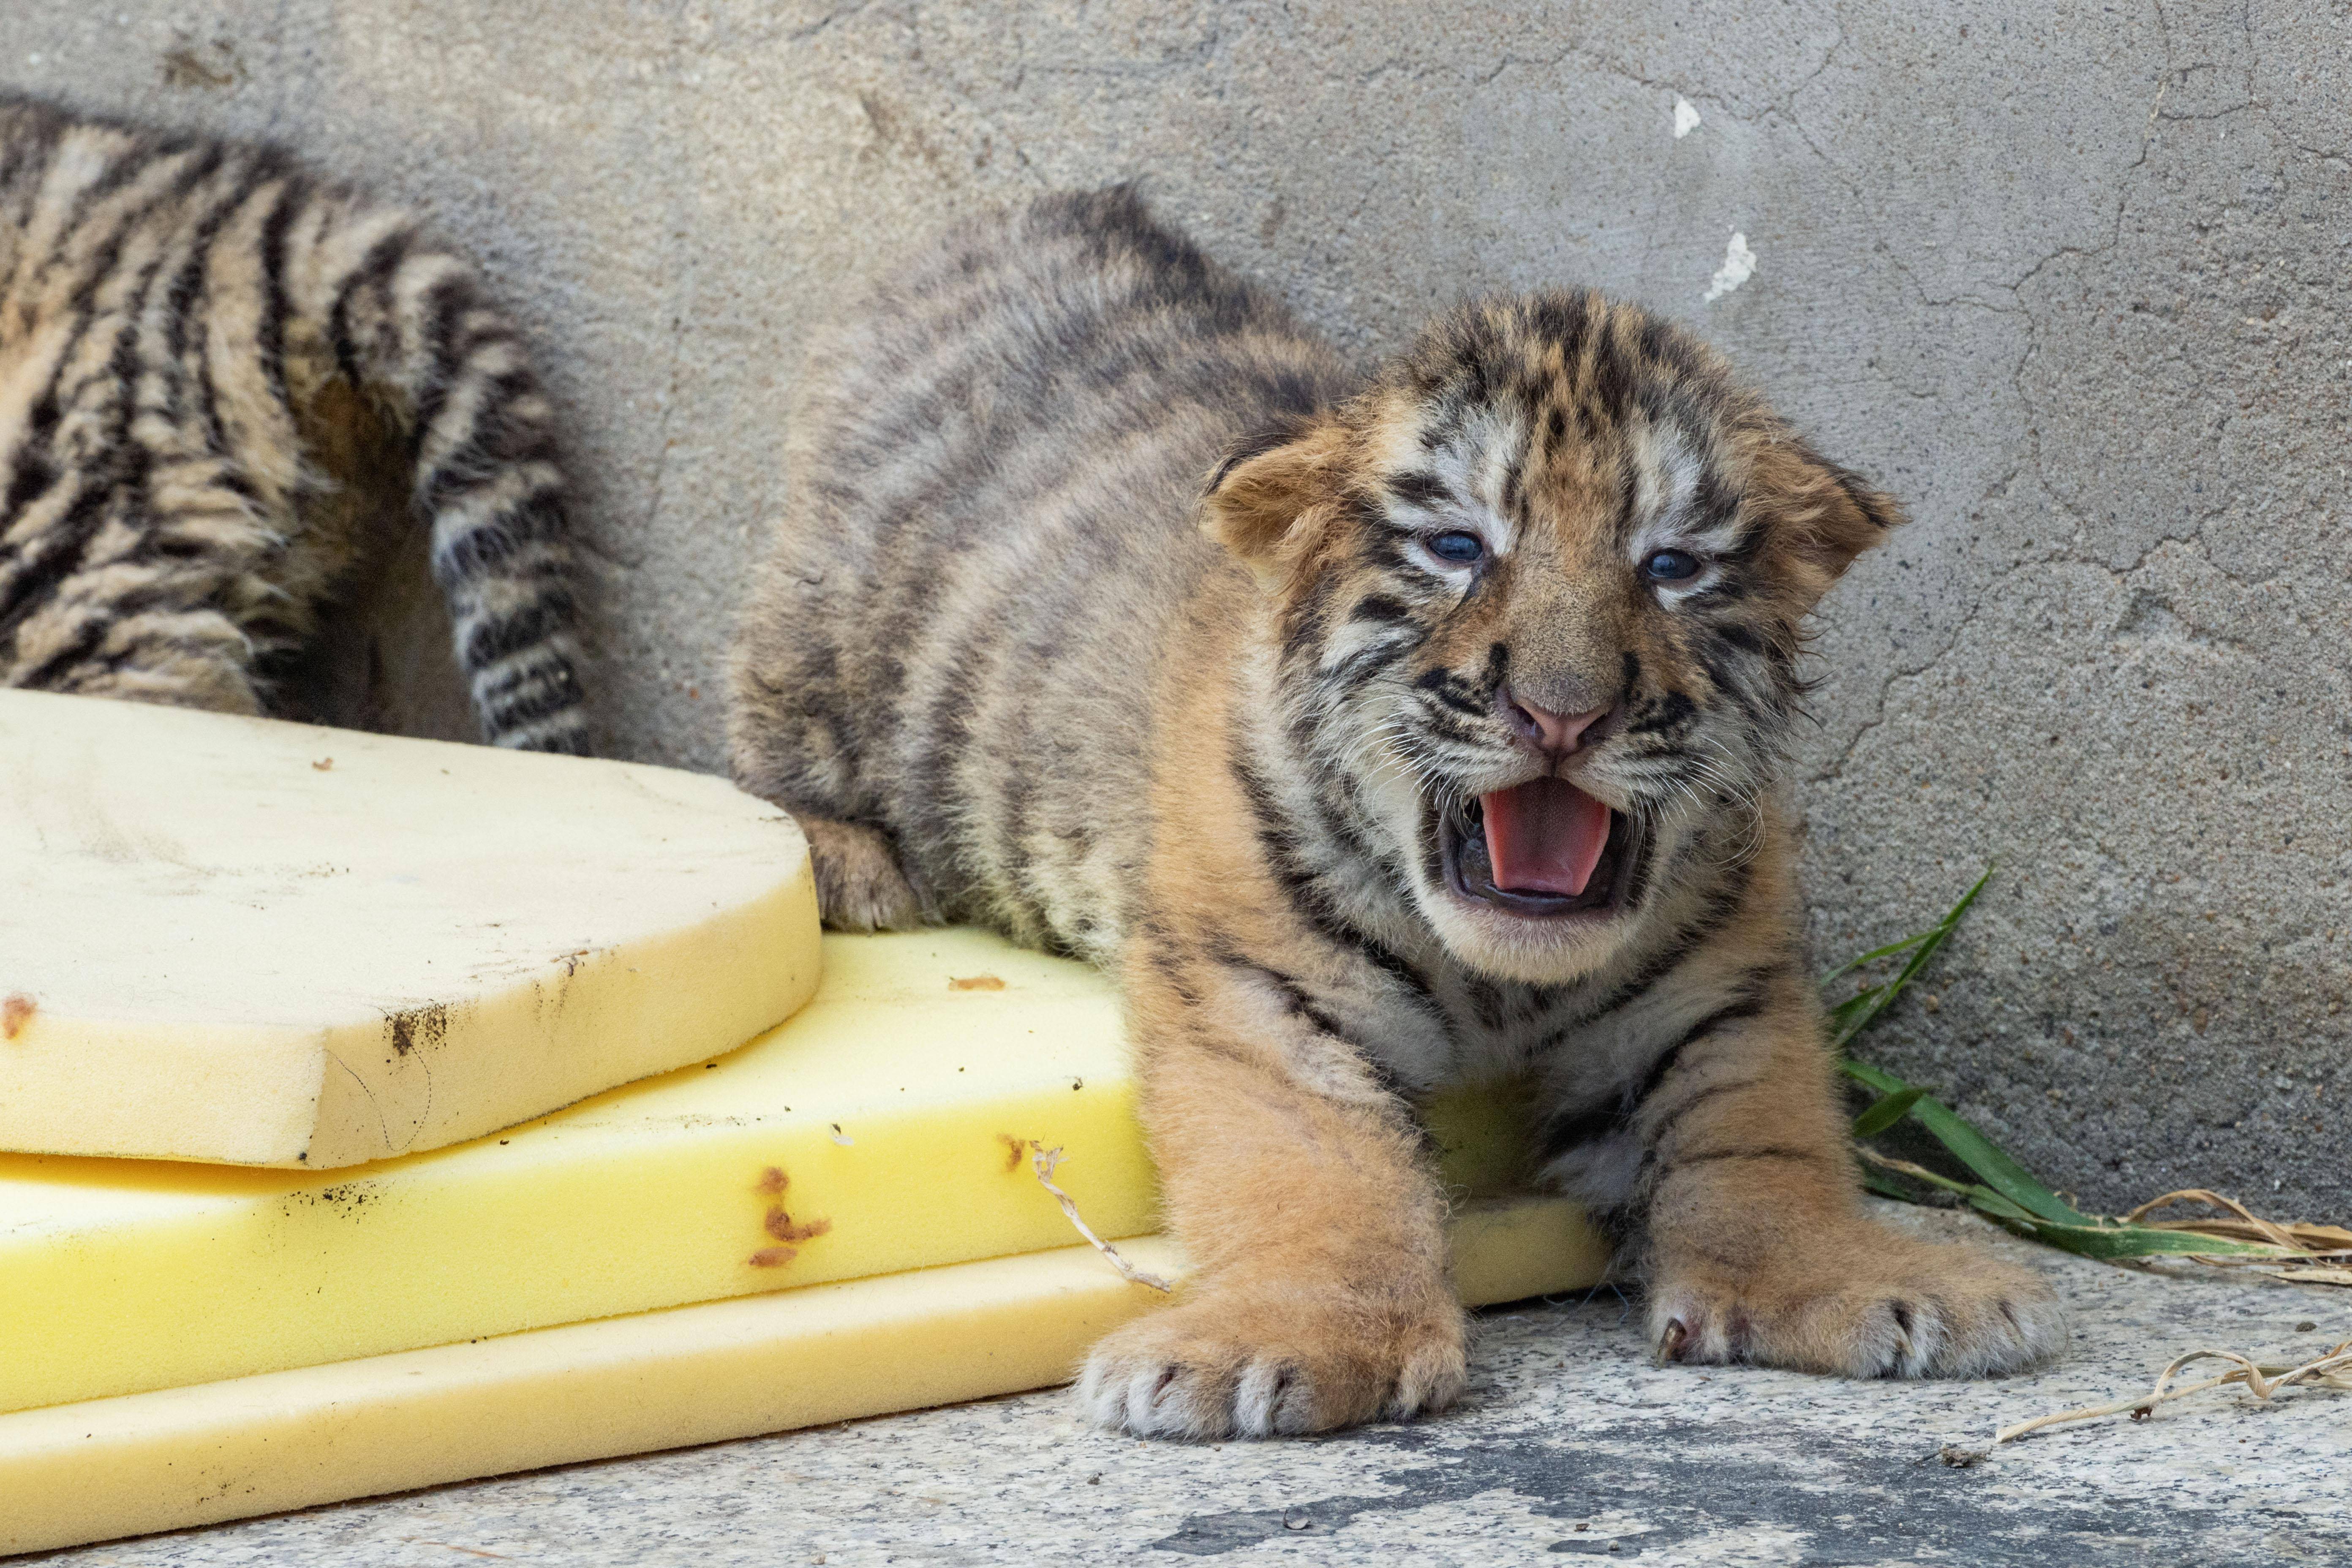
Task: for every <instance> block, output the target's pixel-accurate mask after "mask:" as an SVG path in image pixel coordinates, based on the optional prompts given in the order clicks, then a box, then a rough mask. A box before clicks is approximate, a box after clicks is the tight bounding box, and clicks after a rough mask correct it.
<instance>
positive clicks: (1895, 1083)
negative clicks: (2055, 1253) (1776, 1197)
mask: <svg viewBox="0 0 2352 1568" xmlns="http://www.w3.org/2000/svg"><path fill="white" fill-rule="evenodd" d="M1979 885H1980V886H1981V884H1979ZM1838 1069H1839V1070H1840V1071H1842V1072H1843V1073H1844V1074H1845V1075H1846V1076H1847V1077H1848V1078H1851V1079H1857V1080H1859V1081H1860V1082H1863V1083H1865V1084H1867V1085H1869V1086H1870V1087H1871V1088H1872V1089H1876V1090H1877V1091H1878V1092H1879V1093H1880V1094H1882V1095H1891V1094H1899V1093H1901V1092H1902V1091H1904V1090H1905V1089H1909V1088H1910V1087H1911V1086H1910V1085H1909V1084H1907V1083H1905V1082H1904V1081H1903V1080H1902V1079H1899V1078H1896V1077H1895V1075H1894V1074H1893V1073H1890V1072H1888V1071H1886V1070H1885V1068H1874V1067H1872V1066H1871V1065H1870V1064H1869V1063H1867V1062H1858V1061H1855V1060H1853V1058H1843V1059H1842V1060H1840V1061H1839V1063H1838ZM1911 1115H1912V1116H1913V1117H1914V1118H1915V1119H1916V1121H1918V1123H1919V1125H1920V1126H1922V1127H1925V1128H1926V1129H1927V1131H1930V1132H1932V1133H1934V1134H1935V1135H1936V1139H1937V1142H1940V1143H1942V1144H1943V1145H1944V1147H1945V1148H1947V1149H1948V1150H1950V1151H1951V1152H1952V1155H1953V1157H1954V1158H1955V1159H1957V1160H1958V1161H1959V1162H1960V1163H1962V1164H1964V1165H1966V1166H1967V1167H1968V1168H1969V1170H1971V1171H1974V1172H1975V1173H1977V1178H1978V1180H1979V1181H1981V1182H1983V1183H1984V1184H1985V1185H1987V1186H1989V1187H1990V1188H1992V1189H1993V1190H1994V1191H1995V1192H1997V1193H1999V1194H2000V1195H2001V1196H2003V1197H2005V1198H2007V1199H2008V1200H2009V1201H2010V1202H2011V1203H2013V1204H2015V1205H2018V1206H2019V1207H2020V1208H2022V1209H2024V1210H2025V1211H2026V1212H2027V1213H2029V1214H2031V1215H2034V1216H2035V1217H2036V1218H2039V1219H2043V1220H2049V1221H2053V1222H2054V1223H2056V1224H2059V1225H2075V1226H2086V1225H2089V1224H2091V1223H2092V1220H2091V1216H2090V1215H2086V1214H2084V1213H2083V1212H2082V1211H2081V1210H2080V1209H2077V1208H2076V1207H2074V1205H2072V1204H2070V1203H2067V1202H2066V1201H2065V1200H2063V1199H2062V1198H2061V1197H2059V1196H2058V1194H2055V1193H2053V1192H2052V1191H2051V1190H2050V1189H2049V1188H2048V1187H2045V1186H2043V1185H2042V1184H2041V1183H2040V1182H2038V1181H2035V1180H2034V1179H2033V1174H2032V1172H2030V1171H2028V1170H2027V1169H2026V1168H2025V1167H2024V1166H2022V1165H2021V1164H2019V1163H2017V1162H2016V1161H2015V1160H2013V1159H2011V1157H2010V1156H2009V1154H2008V1152H2006V1151H2004V1150H2003V1149H2002V1148H2001V1147H2000V1145H1999V1144H1996V1143H1995V1142H1993V1141H1992V1140H1991V1139H1990V1138H1988V1137H1986V1136H1985V1135H1984V1134H1983V1133H1981V1132H1979V1131H1977V1130H1976V1128H1975V1127H1974V1126H1973V1125H1972V1124H1971V1123H1970V1122H1969V1121H1968V1120H1967V1119H1966V1118H1964V1117H1962V1116H1960V1115H1958V1113H1956V1112H1955V1111H1954V1110H1952V1109H1951V1107H1949V1106H1948V1105H1946V1104H1945V1103H1944V1102H1943V1101H1941V1100H1937V1099H1936V1098H1935V1097H1934V1096H1933V1095H1928V1094H1923V1095H1921V1096H1920V1097H1919V1099H1918V1100H1916V1101H1915V1102H1913V1104H1912V1106H1911Z"/></svg>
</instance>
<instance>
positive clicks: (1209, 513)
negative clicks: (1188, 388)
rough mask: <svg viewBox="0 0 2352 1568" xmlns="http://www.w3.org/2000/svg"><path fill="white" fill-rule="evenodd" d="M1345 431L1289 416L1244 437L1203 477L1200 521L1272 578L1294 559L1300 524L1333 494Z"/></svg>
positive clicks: (1241, 557)
mask: <svg viewBox="0 0 2352 1568" xmlns="http://www.w3.org/2000/svg"><path fill="white" fill-rule="evenodd" d="M1346 446H1347V433H1346V432H1345V431H1344V430H1342V429H1341V428H1340V427H1339V426H1337V425H1334V424H1331V423H1329V422H1328V421H1325V420H1320V419H1316V418H1311V417H1310V418H1297V419H1290V420H1285V421H1284V422H1282V423H1280V424H1278V425H1274V426H1268V427H1267V428H1265V429H1264V430H1260V431H1257V432H1255V434H1253V435H1250V436H1247V437H1244V438H1243V439H1242V440H1240V441H1238V442H1236V443H1234V446H1233V447H1232V448H1231V449H1230V450H1229V451H1227V452H1226V454H1225V457H1224V460H1223V462H1221V463H1219V464H1218V465H1217V468H1216V471H1215V472H1213V473H1212V474H1211V475H1210V476H1209V483H1208V488H1207V489H1206V490H1205V491H1203V493H1202V498H1201V526H1202V529H1203V530H1204V531H1206V532H1207V533H1208V535H1209V537H1210V538H1212V539H1213V540H1215V541H1216V542H1218V543H1220V544H1222V545H1223V546H1224V547H1225V548H1226V549H1227V550H1229V551H1231V552H1233V553H1234V557H1235V558H1236V559H1238V560H1240V561H1242V562H1243V563H1245V564H1246V565H1248V566H1249V568H1250V569H1251V570H1252V571H1254V572H1255V573H1256V574H1258V577H1259V579H1260V580H1261V581H1272V580H1274V579H1276V578H1279V577H1280V576H1281V575H1282V574H1284V572H1285V570H1286V568H1287V567H1288V565H1289V564H1290V563H1291V562H1292V561H1293V560H1294V559H1295V558H1296V557H1297V553H1298V551H1299V548H1300V546H1301V544H1302V543H1303V536H1304V534H1305V532H1306V530H1305V529H1304V528H1303V527H1301V522H1302V521H1303V520H1304V519H1305V518H1306V516H1307V513H1308V512H1310V511H1312V510H1314V509H1315V508H1316V506H1317V505H1318V503H1319V502H1322V501H1324V500H1328V499H1329V498H1330V497H1331V496H1333V495H1334V494H1336V493H1337V490H1338V485H1337V480H1338V479H1339V471H1340V461H1341V458H1342V456H1343V454H1344V452H1345V449H1346Z"/></svg>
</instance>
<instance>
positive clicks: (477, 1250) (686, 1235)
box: [0, 931, 1525, 1411]
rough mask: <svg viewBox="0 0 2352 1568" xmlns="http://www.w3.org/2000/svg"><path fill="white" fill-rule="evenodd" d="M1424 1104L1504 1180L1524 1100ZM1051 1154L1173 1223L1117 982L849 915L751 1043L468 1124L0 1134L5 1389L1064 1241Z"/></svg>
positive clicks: (495, 1330)
mask: <svg viewBox="0 0 2352 1568" xmlns="http://www.w3.org/2000/svg"><path fill="white" fill-rule="evenodd" d="M1430 1121H1431V1127H1432V1131H1433V1134H1434V1135H1435V1138H1436V1142H1437V1143H1438V1145H1439V1147H1440V1150H1441V1152H1442V1153H1443V1156H1444V1171H1445V1173H1446V1177H1447V1180H1448V1181H1449V1183H1450V1184H1452V1185H1453V1187H1454V1190H1455V1191H1456V1192H1457V1193H1462V1194H1482V1193H1495V1192H1500V1191H1504V1190H1507V1189H1508V1188H1509V1187H1510V1186H1511V1184H1512V1183H1513V1180H1514V1178H1515V1177H1516V1175H1517V1169H1518V1164H1519V1154H1520V1152H1521V1151H1522V1149H1523V1148H1524V1144H1525V1135H1524V1127H1523V1124H1522V1122H1521V1121H1519V1120H1518V1119H1517V1117H1516V1116H1515V1114H1514V1111H1513V1107H1512V1105H1511V1102H1510V1100H1508V1098H1507V1097H1497V1096H1495V1095H1492V1094H1472V1095H1465V1096H1459V1097H1456V1098H1455V1099H1454V1100H1450V1101H1447V1102H1444V1103H1441V1104H1439V1105H1436V1106H1433V1107H1432V1108H1431V1109H1430ZM1033 1147H1044V1148H1048V1149H1051V1148H1060V1149H1062V1150H1063V1151H1064V1152H1065V1155H1066V1160H1065V1163H1063V1164H1062V1165H1061V1167H1060V1168H1059V1169H1058V1170H1057V1171H1056V1172H1055V1181H1056V1183H1058V1184H1060V1185H1061V1186H1063V1187H1064V1188H1065V1189H1066V1191H1067V1192H1069V1193H1070V1194H1072V1196H1073V1197H1074V1199H1075V1200H1076V1203H1077V1205H1079V1209H1080V1212H1081V1213H1082V1214H1083V1215H1085V1216H1086V1218H1087V1222H1088V1223H1089V1224H1091V1225H1092V1226H1094V1227H1095V1229H1096V1230H1097V1232H1098V1233H1099V1234H1102V1235H1105V1236H1110V1237H1122V1236H1134V1235H1138V1234H1142V1233H1148V1232H1150V1231H1152V1230H1154V1229H1156V1228H1157V1227H1158V1225H1159V1219H1158V1208H1157V1205H1158V1194H1157V1190H1156V1185H1155V1182H1154V1177H1153V1173H1152V1169H1151V1163H1150V1159H1149V1157H1148V1155H1147V1154H1146V1152H1145V1149H1144V1145H1143V1139H1142V1134H1141V1132H1140V1131H1139V1129H1138V1127H1137V1124H1136V1121H1135V1084H1134V1081H1133V1079H1132V1077H1131V1075H1130V1073H1129V1067H1128V1053H1127V1050H1126V1047H1125V1044H1124V1038H1123V1033H1122V1029H1121V1026H1120V1018H1119V1009H1118V996H1117V994H1116V991H1115V989H1114V987H1113V986H1112V984H1111V983H1110V982H1109V981H1108V979H1106V978H1105V977H1104V976H1103V975H1102V974H1100V973H1097V971H1095V970H1093V969H1091V968H1089V967H1087V966H1086V965H1084V964H1079V963H1072V962H1070V961H1068V960H1065V959H1055V958H1048V957H1045V956H1044V955H1042V954H1039V953H1035V952H1026V951H1024V950H1022V949H1018V948H1015V947H1013V946H1011V945H1009V944H1007V943H1005V942H1002V941H1000V940H998V939H996V938H994V937H991V936H987V935H983V934H982V933H979V932H976V931H923V932H915V933H907V934H900V935H891V936H870V937H847V936H828V937H827V938H825V939H824V982H823V984H822V985H821V986H820V988H819V990H818V992H817V994H816V996H815V997H814V1000H812V1001H811V1002H810V1003H809V1005H807V1006H806V1007H805V1008H803V1010H802V1011H801V1012H800V1013H799V1014H798V1015H796V1016H794V1017H793V1019H792V1020H791V1021H790V1022H788V1023H786V1024H784V1025H783V1026H781V1027H779V1028H777V1029H775V1030H772V1031H771V1032H770V1033H768V1034H767V1035H764V1036H762V1037H761V1038H760V1039H758V1040H756V1041H754V1042H753V1043H752V1044H751V1045H749V1046H747V1047H744V1048H742V1049H741V1050H739V1051H737V1052H734V1053H733V1054H731V1055H730V1056H728V1057H725V1058H719V1059H717V1060H714V1061H712V1062H709V1063H708V1064H698V1065H697V1066H695V1067H692V1068H687V1069H685V1070H683V1071H680V1072H676V1073H672V1074H669V1075H667V1076H666V1077H663V1078H658V1079H651V1080H649V1081H647V1082H645V1083H641V1084H635V1085H632V1086H630V1087H629V1088H626V1089H619V1090H615V1091H614V1092H612V1093H608V1094H605V1095H602V1096H599V1097H598V1098H596V1099H594V1100H589V1101H587V1102H585V1103H584V1104H581V1105H577V1106H574V1107H572V1109H570V1110H565V1111H563V1112H562V1113H560V1114H558V1115H555V1116H551V1117H547V1118H544V1119H542V1120H541V1121H536V1122H533V1123H530V1125H528V1126H524V1127H520V1128H515V1129H512V1130H509V1131H505V1132H500V1133H499V1134H496V1135H494V1136H492V1137H489V1138H484V1139H479V1140H477V1141H476V1142H471V1143H467V1144H461V1145H458V1146H457V1147H455V1148H449V1149H442V1150H437V1151H435V1152H431V1153H427V1154H420V1155H413V1156H411V1157H409V1158H407V1159H404V1160H395V1161H390V1162H386V1163H382V1164H378V1165H371V1166H366V1167H362V1168H361V1169H358V1170H355V1171H348V1172H341V1173H289V1172H281V1171H244V1170H235V1169H230V1168H227V1167H222V1166H202V1165H170V1164H162V1163H140V1162H131V1161H114V1160H71V1159H55V1158H35V1157H21V1156H20V1157H0V1279H5V1281H6V1282H7V1288H6V1289H4V1290H0V1411H5V1410H21V1409H26V1408H28V1407H31V1406H35V1405H55V1404H59V1403H63V1402H66V1401H69V1400H87V1399H92V1398H97V1397H100V1396H104V1395H109V1394H128V1393H133V1392H136V1391H140V1390H145V1389H161V1388H170V1387H175V1386H178V1385H182V1384H197V1383H209V1382H213V1381H215V1380H218V1379H222V1378H232V1377H239V1376H244V1375H247V1374H249V1373H264V1372H271V1371H276V1370H279V1369H284V1368H290V1367H301V1366H311V1365H317V1364H320V1363H328V1362H339V1361H346V1360H350V1359H352V1358H355V1357H361V1356H369V1355H375V1354H380V1353H383V1352H393V1351H400V1350H407V1349H412V1348H416V1347H421V1346H427V1345H436V1344H446V1343H449V1342H455V1341H458V1340H469V1339H475V1338H479V1337H482V1336H485V1335H491V1334H507V1333H512V1332H515V1331H519V1330H525V1329H534V1328H541V1327H546V1326H550V1325H555V1324H562V1323H572V1322H578V1321H583V1320H585V1319H590V1318H603V1317H610V1316H614V1315H615V1314H619V1313H625V1312H636V1311H644V1310H650V1309H656V1308H662V1307H673V1306H679V1305H683V1304H687V1303H689V1302H698V1301H710V1300H719V1299H723V1298H727V1297H733V1296H743V1295H749V1294H751V1293H754V1292H759V1291H767V1290H773V1289H779V1288H784V1287H791V1286H797V1285H805V1284H816V1283H821V1282H824V1281H829V1280H838V1279H856V1278H862V1277H866V1276H870V1275H877V1274H887V1273H897V1272H900V1271H903V1270H907V1269H912V1268H926V1267H929V1266H933V1265H938V1264H945V1263H958V1262H963V1261H967V1260H971V1259H974V1258H992V1257H998V1256H1002V1255H1004V1254H1009V1253H1022V1252H1034V1251H1037V1250H1040V1249H1043V1248H1050V1247H1061V1246H1064V1245H1066V1244H1067V1243H1068V1242H1069V1241H1070V1240H1071V1238H1072V1237H1073V1235H1074V1233H1073V1231H1072V1230H1071V1228H1070V1225H1069V1221H1068V1220H1067V1218H1066V1217H1065V1216H1064V1215H1063V1213H1062V1211H1061V1208H1060V1207H1059V1205H1057V1204H1056V1203H1055V1200H1054V1198H1053V1196H1052V1195H1051V1194H1048V1193H1047V1192H1046V1191H1045V1188H1044V1187H1043V1186H1041V1185H1040V1184H1038V1181H1037V1178H1036V1175H1035V1173H1034V1170H1033V1169H1032V1166H1031V1162H1030V1159H1029V1157H1028V1156H1029V1152H1030V1151H1031V1150H1032V1148H1033ZM166 1304H168V1313H169V1321H170V1325H171V1326H170V1331H168V1332H163V1331H159V1329H158V1322H159V1319H158V1315H157V1314H158V1310H159V1307H161V1306H164V1305H166Z"/></svg>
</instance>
